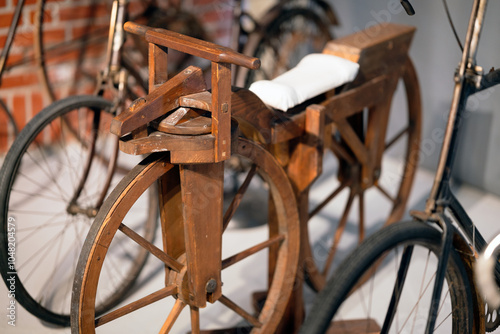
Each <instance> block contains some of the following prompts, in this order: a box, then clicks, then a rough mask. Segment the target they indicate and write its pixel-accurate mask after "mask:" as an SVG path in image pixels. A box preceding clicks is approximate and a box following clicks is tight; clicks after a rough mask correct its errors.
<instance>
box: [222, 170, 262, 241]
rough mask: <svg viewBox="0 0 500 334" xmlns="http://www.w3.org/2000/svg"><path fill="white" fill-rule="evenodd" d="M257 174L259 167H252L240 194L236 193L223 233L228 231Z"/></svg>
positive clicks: (226, 215) (224, 220)
mask: <svg viewBox="0 0 500 334" xmlns="http://www.w3.org/2000/svg"><path fill="white" fill-rule="evenodd" d="M256 172H257V165H255V164H254V165H252V168H251V169H250V170H249V171H248V174H247V176H246V178H245V181H243V183H242V184H241V186H240V188H239V189H238V192H237V193H236V195H234V198H233V200H232V201H231V204H230V205H229V207H228V209H227V210H226V213H225V214H224V219H223V228H222V231H225V230H226V228H227V225H228V224H229V221H230V220H231V218H233V215H234V213H235V212H236V209H238V206H239V205H240V203H241V200H242V199H243V195H245V192H246V191H247V189H248V186H249V185H250V182H251V181H252V179H253V177H254V176H255V173H256Z"/></svg>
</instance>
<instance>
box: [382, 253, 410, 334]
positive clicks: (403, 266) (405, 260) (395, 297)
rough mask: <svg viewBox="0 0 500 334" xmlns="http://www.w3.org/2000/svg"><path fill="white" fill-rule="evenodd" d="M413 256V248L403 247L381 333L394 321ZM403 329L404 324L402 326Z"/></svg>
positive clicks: (386, 330) (385, 331)
mask: <svg viewBox="0 0 500 334" xmlns="http://www.w3.org/2000/svg"><path fill="white" fill-rule="evenodd" d="M412 254H413V246H410V247H405V249H404V252H403V255H402V256H401V261H400V262H399V267H398V274H397V276H396V282H395V284H394V288H393V290H392V297H391V301H390V303H389V307H388V310H387V314H386V316H385V319H384V324H383V326H382V331H381V332H382V333H387V332H388V330H389V328H390V327H391V324H392V322H393V320H394V316H395V311H396V309H397V307H398V304H399V299H400V297H401V291H402V290H403V285H404V283H405V280H406V274H407V273H408V267H409V265H410V260H411V256H412ZM403 327H404V324H403Z"/></svg>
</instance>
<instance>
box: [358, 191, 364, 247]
mask: <svg viewBox="0 0 500 334" xmlns="http://www.w3.org/2000/svg"><path fill="white" fill-rule="evenodd" d="M358 204H359V243H361V242H362V241H363V240H364V239H365V193H364V192H362V193H360V194H359V203H358Z"/></svg>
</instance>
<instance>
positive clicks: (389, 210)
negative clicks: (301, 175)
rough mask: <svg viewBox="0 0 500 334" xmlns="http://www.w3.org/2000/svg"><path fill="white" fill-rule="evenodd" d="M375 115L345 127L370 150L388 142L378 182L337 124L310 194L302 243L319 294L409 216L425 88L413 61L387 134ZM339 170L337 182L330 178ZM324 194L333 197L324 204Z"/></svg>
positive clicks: (308, 271) (364, 113)
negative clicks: (369, 240) (354, 254)
mask: <svg viewBox="0 0 500 334" xmlns="http://www.w3.org/2000/svg"><path fill="white" fill-rule="evenodd" d="M372 115H373V114H372V111H370V110H364V111H361V112H360V113H358V114H356V115H354V117H353V118H351V119H346V121H347V122H350V124H351V125H352V127H353V129H355V130H356V131H357V133H356V135H357V137H356V138H359V140H360V142H361V143H363V145H364V146H365V147H367V148H369V149H370V150H377V149H378V147H377V146H379V145H371V144H370V142H369V140H370V138H379V139H377V140H383V142H382V143H381V144H382V145H383V152H381V153H380V154H381V156H382V164H381V166H380V169H379V170H378V171H376V170H374V171H372V172H373V173H374V175H375V177H374V181H373V182H371V183H366V182H365V181H364V177H363V172H362V168H363V167H362V166H363V164H362V163H361V161H360V160H359V159H358V158H357V156H356V155H355V154H353V153H352V152H353V151H352V150H351V146H350V145H351V144H350V141H349V140H344V139H343V138H342V137H341V136H340V135H339V133H338V130H337V129H336V128H335V124H334V125H333V127H332V128H331V130H330V132H331V133H330V134H331V139H330V141H329V142H327V143H326V144H325V146H326V147H328V148H329V149H330V150H331V153H333V155H332V156H328V155H327V156H325V164H324V167H323V170H324V171H325V172H324V175H323V176H322V178H320V179H319V180H317V181H316V182H315V184H314V185H313V187H312V189H311V191H310V192H309V206H310V207H311V208H312V209H311V210H310V213H309V220H308V222H307V224H308V228H307V229H304V230H303V231H302V233H301V236H302V239H301V240H302V242H303V243H304V244H305V247H304V252H305V263H304V271H305V278H306V282H307V283H308V284H309V286H311V287H312V288H313V289H314V290H315V291H320V290H321V289H322V288H323V286H324V284H325V283H326V281H327V280H328V278H329V277H330V276H331V274H332V271H333V270H334V268H335V267H336V266H338V264H339V263H340V262H341V261H342V260H343V258H344V257H345V256H346V254H348V253H349V252H350V251H352V249H353V248H354V247H356V246H357V244H358V243H359V242H361V241H362V240H363V239H364V237H365V236H366V235H368V234H370V233H373V231H375V230H377V229H380V228H381V227H382V226H385V225H389V224H392V223H394V222H396V221H398V220H400V219H402V217H403V215H404V213H405V208H406V204H407V202H408V198H409V196H410V191H411V189H412V185H413V181H414V179H415V173H416V168H417V165H418V157H419V153H420V151H419V150H420V133H421V102H420V88H419V85H418V80H417V75H416V72H415V68H414V67H413V64H412V62H411V60H410V59H408V61H407V66H406V70H405V73H404V74H403V77H402V78H401V79H400V82H399V86H398V88H397V89H396V92H395V94H394V96H393V98H392V104H391V110H390V114H389V117H388V119H387V120H384V123H386V126H387V128H388V130H387V132H385V133H384V132H383V131H385V130H382V128H383V127H379V126H372V125H370V124H371V123H372V122H373V123H374V124H375V122H377V121H376V118H375V117H377V116H373V117H374V118H373V120H374V121H372ZM370 126H371V130H369V128H370ZM370 132H371V133H370ZM370 145H371V146H370ZM372 154H373V155H374V156H376V153H374V152H372ZM335 170H336V171H337V177H335V176H333V175H332V172H329V171H335ZM324 194H329V195H328V196H327V197H326V198H325V196H324ZM374 203H376V204H375V205H374Z"/></svg>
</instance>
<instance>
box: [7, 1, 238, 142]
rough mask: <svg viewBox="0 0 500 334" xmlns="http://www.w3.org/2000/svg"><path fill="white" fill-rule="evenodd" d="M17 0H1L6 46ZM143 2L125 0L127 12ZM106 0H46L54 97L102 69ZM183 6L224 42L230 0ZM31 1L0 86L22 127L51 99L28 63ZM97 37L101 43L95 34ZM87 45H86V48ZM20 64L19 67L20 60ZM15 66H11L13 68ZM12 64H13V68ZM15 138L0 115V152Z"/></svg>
mask: <svg viewBox="0 0 500 334" xmlns="http://www.w3.org/2000/svg"><path fill="white" fill-rule="evenodd" d="M17 1H18V0H0V45H2V46H3V45H5V41H6V36H7V33H8V30H9V26H10V22H11V20H12V15H13V12H14V8H15V5H16V3H17ZM144 2H145V1H140V0H130V6H129V12H130V15H131V16H133V15H134V14H136V13H140V12H142V11H143V10H144ZM175 2H177V3H179V0H176V1H174V0H170V2H169V1H167V0H157V1H156V4H157V6H158V7H160V8H162V9H165V10H166V9H168V8H169V6H170V7H172V6H173V5H174V3H175ZM111 3H112V1H111V0H105V1H98V0H47V1H46V6H45V7H46V12H45V15H44V46H45V47H46V48H47V49H50V48H51V47H52V49H53V50H54V47H55V46H58V47H57V49H56V50H57V51H56V50H54V51H50V52H49V53H48V54H47V59H48V61H47V68H48V69H49V78H50V81H51V82H52V83H53V85H54V87H55V92H56V98H57V99H59V98H62V97H65V96H68V95H70V94H81V93H91V92H92V91H93V87H94V78H95V75H96V74H97V72H98V70H100V69H102V67H103V66H104V65H103V60H104V53H105V45H106V37H107V28H108V26H109V14H110V11H111ZM180 3H181V7H182V9H183V10H189V12H190V13H191V14H193V15H194V16H195V17H196V18H198V19H199V20H200V22H201V23H202V25H203V27H204V28H205V30H206V32H207V34H208V36H209V38H210V39H211V40H213V41H215V42H217V43H220V44H224V45H228V43H229V39H230V38H229V36H230V26H231V13H232V7H231V3H232V2H231V0H182V1H181V2H180ZM35 10H36V0H26V1H25V5H24V9H23V12H22V16H21V19H20V22H19V26H18V29H17V34H16V37H15V39H14V44H13V47H12V49H11V53H10V56H9V61H8V67H10V68H9V69H8V70H7V71H6V72H4V75H3V78H2V82H1V85H0V98H1V99H2V100H3V101H4V102H5V103H6V105H7V106H8V108H9V109H10V110H11V111H12V113H13V115H14V118H15V120H16V123H17V126H18V127H19V128H22V127H23V126H24V125H25V124H26V122H28V121H29V120H30V119H31V118H32V117H33V116H34V115H35V114H36V113H38V112H39V111H40V110H41V109H42V108H43V107H44V106H46V105H48V104H49V103H50V98H49V96H48V95H46V94H45V93H44V90H43V89H42V88H41V86H40V80H39V75H38V74H37V67H36V66H35V64H34V62H33V32H34V25H33V21H34V15H35ZM82 36H83V39H84V40H87V41H88V43H87V44H86V46H85V47H74V45H75V43H71V45H73V46H72V47H71V52H68V51H67V50H66V51H64V52H62V51H61V47H60V45H61V43H69V42H71V41H75V40H82ZM94 36H100V42H98V41H96V40H95V39H96V37H94ZM89 45H91V46H89ZM20 62H22V64H21V65H19V63H20ZM14 65H15V66H14ZM12 66H14V67H12ZM13 138H14V135H13V129H12V128H11V127H9V126H8V123H7V119H6V116H5V115H4V114H3V113H0V152H5V150H6V149H7V147H8V146H9V145H10V144H11V143H12V140H13Z"/></svg>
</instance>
